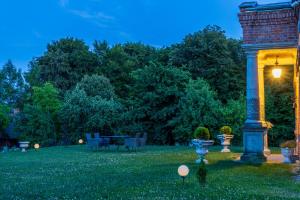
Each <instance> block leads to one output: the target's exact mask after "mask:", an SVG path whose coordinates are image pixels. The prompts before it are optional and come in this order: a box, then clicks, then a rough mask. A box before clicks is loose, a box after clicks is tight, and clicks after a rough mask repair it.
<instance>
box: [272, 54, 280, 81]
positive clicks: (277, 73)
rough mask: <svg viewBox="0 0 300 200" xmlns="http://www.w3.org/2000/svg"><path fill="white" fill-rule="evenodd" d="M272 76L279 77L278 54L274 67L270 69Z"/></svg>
mask: <svg viewBox="0 0 300 200" xmlns="http://www.w3.org/2000/svg"><path fill="white" fill-rule="evenodd" d="M272 74H273V77H274V78H276V79H278V78H280V77H281V74H282V69H281V68H280V67H279V63H278V56H276V62H275V67H274V68H273V70H272Z"/></svg>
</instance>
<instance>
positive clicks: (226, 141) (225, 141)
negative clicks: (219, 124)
mask: <svg viewBox="0 0 300 200" xmlns="http://www.w3.org/2000/svg"><path fill="white" fill-rule="evenodd" d="M233 137H234V136H233V135H228V134H222V135H218V136H217V138H218V139H219V140H220V142H221V145H222V146H223V149H222V150H221V152H222V153H229V152H230V149H229V146H230V142H231V140H232V138H233Z"/></svg>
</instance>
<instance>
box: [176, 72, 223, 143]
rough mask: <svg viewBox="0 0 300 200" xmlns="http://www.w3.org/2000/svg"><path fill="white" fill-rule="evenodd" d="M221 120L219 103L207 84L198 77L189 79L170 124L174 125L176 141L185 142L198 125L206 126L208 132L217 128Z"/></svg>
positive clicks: (190, 137)
mask: <svg viewBox="0 0 300 200" xmlns="http://www.w3.org/2000/svg"><path fill="white" fill-rule="evenodd" d="M220 120H221V103H220V102H219V101H218V100H217V99H216V94H215V92H214V91H213V90H212V89H211V87H210V86H209V84H208V83H207V82H206V81H205V80H203V79H201V78H199V79H197V80H190V81H189V83H188V85H187V87H186V89H185V92H184V95H183V96H182V97H181V98H180V102H179V112H178V113H177V116H176V118H174V120H172V122H171V124H173V125H174V126H175V128H174V131H173V132H174V134H175V135H176V141H177V142H180V143H186V142H188V141H189V140H190V139H192V137H193V136H192V133H193V132H194V130H195V129H196V127H198V126H204V127H207V128H208V129H209V130H210V132H214V131H216V130H218V126H219V124H220V123H219V122H220Z"/></svg>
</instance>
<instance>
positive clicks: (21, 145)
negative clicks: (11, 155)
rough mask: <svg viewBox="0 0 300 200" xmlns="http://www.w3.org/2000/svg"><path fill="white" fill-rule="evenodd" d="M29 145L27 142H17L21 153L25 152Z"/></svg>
mask: <svg viewBox="0 0 300 200" xmlns="http://www.w3.org/2000/svg"><path fill="white" fill-rule="evenodd" d="M29 143H30V142H27V141H22V142H19V147H20V148H21V151H22V152H26V149H28V148H29Z"/></svg>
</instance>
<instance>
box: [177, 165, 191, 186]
mask: <svg viewBox="0 0 300 200" xmlns="http://www.w3.org/2000/svg"><path fill="white" fill-rule="evenodd" d="M189 172H190V170H189V168H188V167H187V166H186V165H181V166H179V167H178V174H179V176H180V177H181V178H182V183H183V184H184V179H185V177H187V175H188V174H189Z"/></svg>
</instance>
